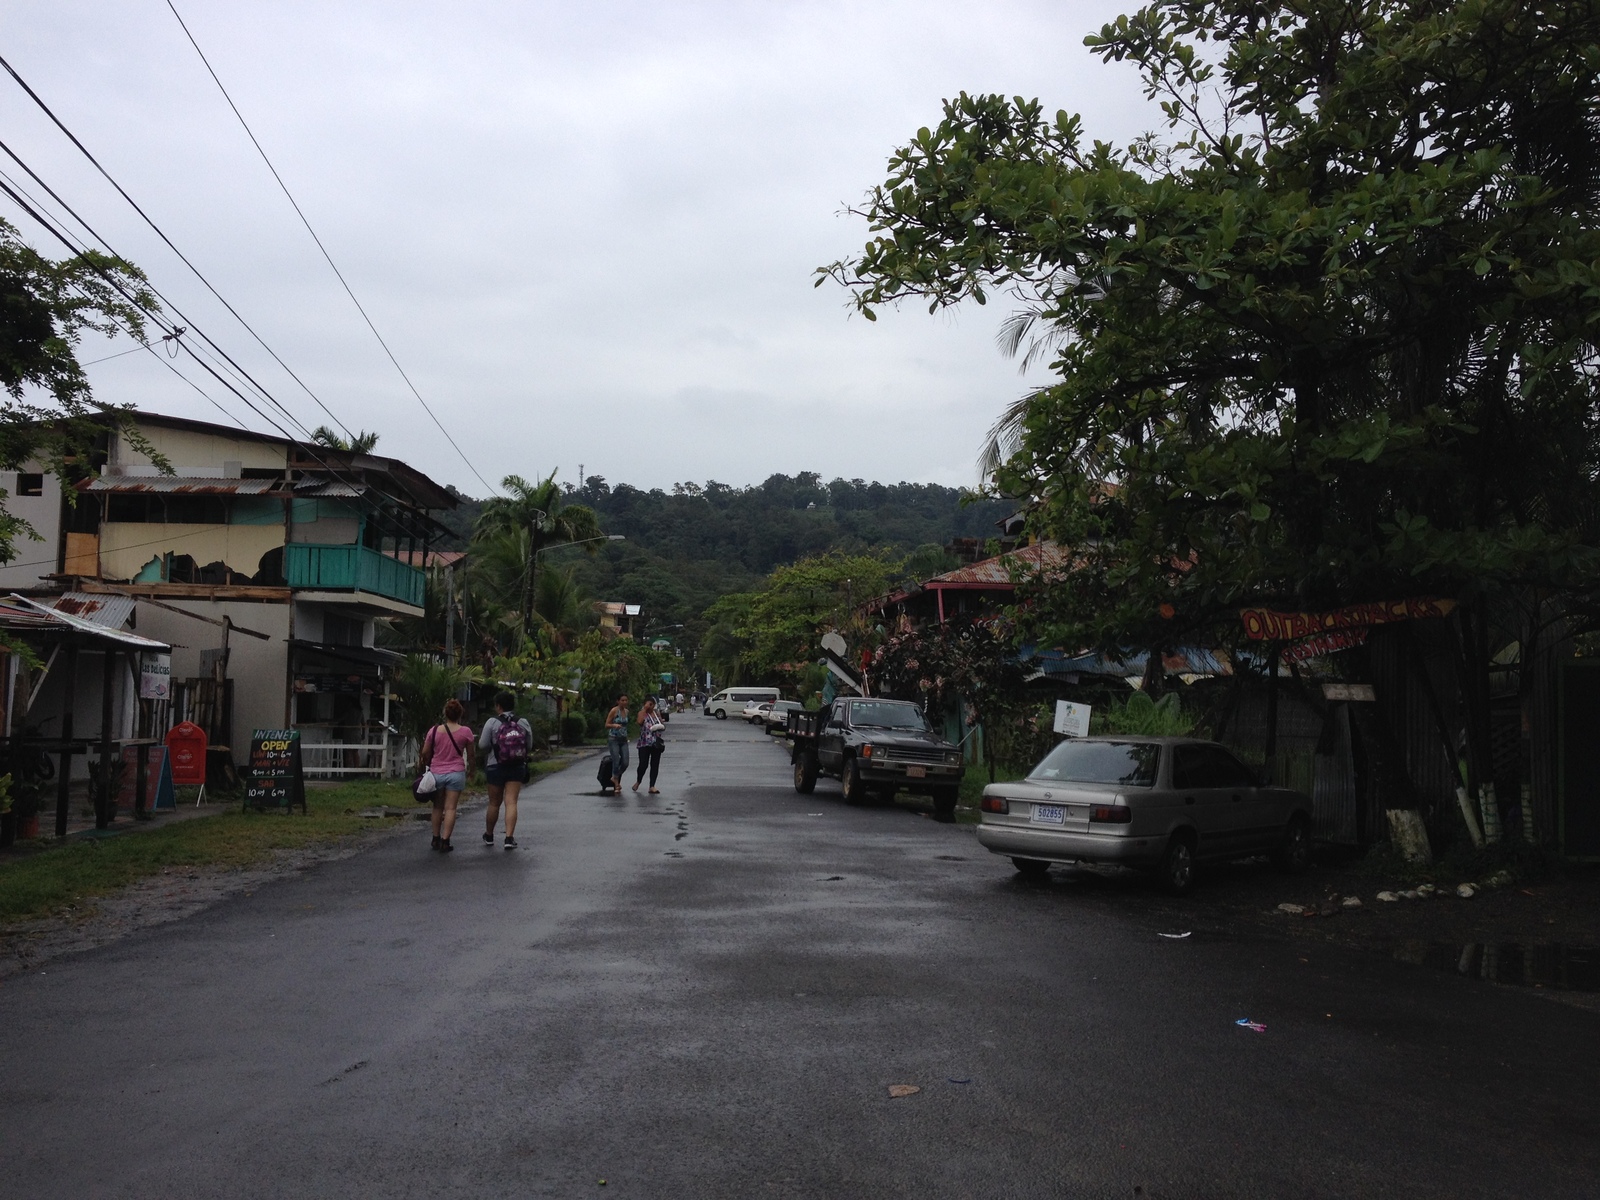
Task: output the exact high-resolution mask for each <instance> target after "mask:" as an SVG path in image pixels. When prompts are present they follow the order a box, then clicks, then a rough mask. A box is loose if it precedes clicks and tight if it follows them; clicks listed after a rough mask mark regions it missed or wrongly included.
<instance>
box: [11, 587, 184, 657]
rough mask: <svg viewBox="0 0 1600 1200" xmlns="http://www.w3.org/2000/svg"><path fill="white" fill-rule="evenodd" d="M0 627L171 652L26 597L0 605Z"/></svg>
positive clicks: (15, 597)
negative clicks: (84, 636)
mask: <svg viewBox="0 0 1600 1200" xmlns="http://www.w3.org/2000/svg"><path fill="white" fill-rule="evenodd" d="M0 627H7V628H14V629H19V630H20V629H35V630H43V631H49V630H54V631H58V632H65V631H67V630H72V631H75V632H77V633H87V634H89V635H90V636H91V637H94V638H98V639H100V640H101V641H103V642H112V643H115V644H116V645H119V646H125V647H127V648H128V649H130V650H154V651H159V652H170V651H171V649H172V646H171V645H170V644H169V643H167V642H158V641H156V640H155V639H154V638H147V637H140V636H139V635H138V634H137V633H128V632H127V631H125V630H122V629H109V628H107V627H106V626H104V625H100V624H96V623H95V622H94V621H91V620H89V619H88V618H85V617H79V616H74V615H72V614H71V613H65V612H58V611H57V610H55V609H53V608H51V607H50V606H49V605H46V604H41V603H39V601H37V600H30V599H29V598H28V597H27V596H19V595H17V593H15V592H12V593H11V595H10V597H8V598H7V599H6V600H5V601H4V603H3V604H0Z"/></svg>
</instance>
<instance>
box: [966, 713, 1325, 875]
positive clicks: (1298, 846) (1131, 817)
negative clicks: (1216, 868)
mask: <svg viewBox="0 0 1600 1200" xmlns="http://www.w3.org/2000/svg"><path fill="white" fill-rule="evenodd" d="M980 807H981V809H982V823H981V824H980V825H979V826H978V841H979V842H980V843H981V844H982V845H984V846H986V847H987V848H988V849H989V850H991V851H993V852H994V853H995V854H1003V855H1005V856H1006V857H1008V858H1010V859H1011V863H1012V865H1013V866H1014V867H1016V869H1017V870H1018V871H1020V872H1022V873H1023V874H1024V875H1038V876H1042V875H1044V874H1045V873H1046V872H1047V871H1049V869H1050V864H1051V863H1064V862H1108V863H1121V864H1123V865H1125V866H1130V867H1138V868H1143V869H1147V870H1152V871H1154V872H1155V874H1156V878H1157V880H1158V881H1159V882H1160V883H1161V885H1162V886H1163V887H1164V888H1166V890H1167V891H1169V892H1172V893H1174V894H1180V895H1181V894H1182V893H1184V892H1187V891H1188V890H1189V889H1190V888H1191V887H1193V886H1194V873H1195V864H1196V863H1198V862H1204V861H1206V860H1217V859H1230V858H1244V857H1246V856H1248V855H1252V854H1261V853H1270V854H1272V856H1273V857H1274V859H1275V860H1276V861H1277V863H1278V865H1279V866H1280V867H1282V868H1283V869H1285V870H1287V871H1291V872H1298V871H1303V870H1304V869H1305V868H1306V865H1307V864H1308V863H1309V862H1310V859H1311V801H1310V799H1309V798H1308V797H1306V796H1305V795H1303V794H1302V793H1300V792H1297V791H1294V790H1293V789H1291V788H1284V787H1272V786H1270V785H1263V784H1262V783H1261V782H1260V781H1259V780H1257V779H1256V777H1255V773H1254V772H1253V771H1251V770H1250V768H1249V767H1247V766H1245V765H1244V764H1243V763H1241V762H1240V761H1239V760H1238V759H1237V758H1235V757H1234V756H1233V755H1232V754H1231V753H1230V752H1229V751H1228V750H1227V748H1226V747H1224V746H1220V745H1218V744H1217V743H1216V742H1206V741H1199V740H1196V739H1193V738H1171V737H1094V738H1069V739H1067V740H1066V741H1064V742H1062V743H1060V744H1059V745H1058V746H1056V748H1055V749H1054V750H1052V751H1050V753H1049V754H1047V755H1045V756H1044V758H1043V759H1041V760H1040V762H1039V765H1038V766H1036V767H1034V768H1033V770H1032V771H1030V772H1028V775H1027V778H1025V779H1020V780H1018V781H1016V782H1015V783H991V784H990V785H989V786H988V787H986V788H984V789H983V801H982V804H981V806H980Z"/></svg>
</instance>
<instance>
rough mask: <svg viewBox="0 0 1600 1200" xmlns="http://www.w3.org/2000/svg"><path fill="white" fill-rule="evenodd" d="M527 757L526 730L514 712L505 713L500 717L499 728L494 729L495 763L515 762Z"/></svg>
mask: <svg viewBox="0 0 1600 1200" xmlns="http://www.w3.org/2000/svg"><path fill="white" fill-rule="evenodd" d="M527 757H528V731H527V730H526V729H524V728H523V727H522V722H521V721H519V720H517V715H516V713H506V714H504V715H503V716H501V718H500V728H499V729H496V730H495V731H494V759H495V762H497V763H516V762H521V761H523V760H524V759H525V758H527Z"/></svg>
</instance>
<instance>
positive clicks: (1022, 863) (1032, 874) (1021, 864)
mask: <svg viewBox="0 0 1600 1200" xmlns="http://www.w3.org/2000/svg"><path fill="white" fill-rule="evenodd" d="M1011 865H1012V866H1013V867H1015V868H1016V869H1017V874H1018V875H1021V876H1022V877H1023V878H1024V879H1043V878H1044V877H1045V876H1046V875H1048V874H1050V864H1049V863H1047V862H1044V861H1042V860H1041V859H1037V858H1013V859H1012V860H1011Z"/></svg>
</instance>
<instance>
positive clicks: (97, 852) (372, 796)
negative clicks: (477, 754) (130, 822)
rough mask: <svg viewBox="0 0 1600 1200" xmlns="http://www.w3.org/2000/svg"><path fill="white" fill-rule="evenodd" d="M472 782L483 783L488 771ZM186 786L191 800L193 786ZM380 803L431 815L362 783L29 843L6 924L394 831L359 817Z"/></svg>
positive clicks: (10, 878) (11, 878)
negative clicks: (185, 871) (192, 873)
mask: <svg viewBox="0 0 1600 1200" xmlns="http://www.w3.org/2000/svg"><path fill="white" fill-rule="evenodd" d="M571 761H572V760H571V759H566V758H559V759H540V760H537V761H535V762H533V763H531V764H529V769H530V777H529V781H530V782H532V781H533V780H536V779H539V778H542V777H543V776H545V775H550V774H553V773H554V772H556V771H560V770H562V769H563V768H565V767H567V766H569V765H570V764H571ZM474 786H475V787H481V786H482V782H481V777H480V779H479V780H477V781H475V785H474ZM184 790H185V791H188V792H189V795H188V800H189V802H190V803H192V802H193V800H194V792H193V790H192V789H184ZM179 800H180V803H182V801H183V795H182V792H180V795H179ZM380 805H383V806H388V807H390V808H404V809H415V810H417V811H421V812H426V811H427V809H426V807H425V806H422V805H419V804H417V803H416V802H415V801H414V800H413V798H412V795H411V787H410V784H409V783H408V782H407V781H405V780H375V779H362V780H352V781H351V782H349V783H341V784H340V785H339V786H337V787H332V788H324V787H308V788H307V789H306V811H305V814H304V815H302V814H301V813H299V812H294V813H257V812H244V811H242V808H241V806H240V805H239V804H238V803H235V804H234V805H233V806H231V807H229V808H227V809H224V810H223V811H222V812H219V813H213V814H212V815H210V816H205V817H195V818H193V819H191V820H186V821H172V822H171V823H169V824H166V825H165V826H164V827H160V828H154V829H147V830H138V831H134V832H128V833H120V834H116V835H114V836H111V837H75V838H71V839H69V840H68V841H67V843H66V844H65V845H59V844H57V843H56V842H54V841H53V840H45V839H41V840H40V841H38V842H35V843H31V844H26V843H25V846H26V847H27V848H26V849H24V850H23V851H22V852H21V853H18V854H16V855H14V856H9V857H7V858H5V859H0V923H6V922H14V921H24V920H29V919H31V918H35V917H43V916H48V915H49V914H50V913H52V912H56V911H58V910H60V909H62V908H65V907H66V906H67V905H69V904H79V903H81V902H82V901H84V900H90V899H93V898H94V897H96V896H103V895H105V894H107V893H108V892H113V891H116V890H117V889H118V888H120V887H125V886H127V885H128V884H130V883H136V882H138V881H139V880H140V879H143V878H145V877H146V876H148V875H156V874H159V873H160V872H161V871H163V870H166V869H167V868H169V867H249V866H254V865H257V864H259V863H262V862H265V861H266V860H268V859H270V858H271V857H272V856H273V855H274V854H275V853H277V852H278V851H280V850H299V849H303V848H305V847H307V846H319V845H331V844H335V843H338V842H340V841H344V840H345V839H348V838H354V837H360V836H361V835H362V834H364V833H369V832H371V831H373V830H374V829H378V828H389V827H390V826H389V825H388V824H387V823H386V822H382V821H374V820H372V819H371V818H368V817H363V816H361V810H362V809H367V808H375V807H378V806H380ZM156 820H157V821H158V822H161V821H163V820H166V818H162V817H157V818H156Z"/></svg>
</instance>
